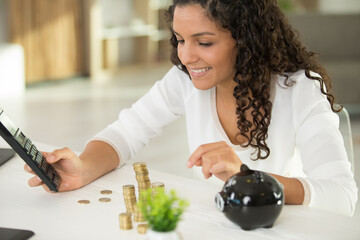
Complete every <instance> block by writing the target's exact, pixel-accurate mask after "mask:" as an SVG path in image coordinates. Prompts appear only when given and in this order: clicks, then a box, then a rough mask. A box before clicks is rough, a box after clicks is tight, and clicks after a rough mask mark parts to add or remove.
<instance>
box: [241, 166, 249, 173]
mask: <svg viewBox="0 0 360 240" xmlns="http://www.w3.org/2000/svg"><path fill="white" fill-rule="evenodd" d="M247 171H250V168H249V167H248V166H247V165H246V164H241V166H240V172H247Z"/></svg>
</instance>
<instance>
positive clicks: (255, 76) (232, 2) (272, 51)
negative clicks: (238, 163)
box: [165, 0, 342, 160]
mask: <svg viewBox="0 0 360 240" xmlns="http://www.w3.org/2000/svg"><path fill="white" fill-rule="evenodd" d="M186 5H200V6H201V7H202V8H204V9H205V10H206V12H207V15H208V17H209V18H210V19H212V20H214V21H215V22H216V23H217V24H218V26H219V27H222V28H224V29H228V30H229V31H230V32H231V35H232V37H233V38H234V39H235V41H236V44H237V57H236V62H235V66H234V67H235V69H236V73H235V76H234V81H235V82H236V84H237V85H236V87H235V88H234V92H233V96H234V97H235V99H236V104H237V107H236V114H237V117H238V119H237V127H238V129H239V133H237V134H236V138H237V137H240V136H242V137H244V138H245V139H246V142H245V143H239V145H241V146H242V147H248V146H251V147H252V148H254V149H255V152H254V153H256V158H255V159H254V160H258V159H265V158H267V157H268V156H269V155H270V149H269V147H268V146H267V144H266V139H267V137H268V127H269V124H270V120H271V110H272V103H271V102H270V99H269V98H270V85H271V79H272V78H271V76H272V75H274V74H275V75H280V76H284V77H285V79H286V80H285V85H286V86H287V87H291V86H293V84H295V82H293V81H290V80H289V77H290V75H291V73H294V72H296V71H298V70H305V74H306V76H307V77H308V78H309V79H312V80H315V81H319V83H320V89H321V92H322V93H323V94H325V95H326V96H327V99H328V101H329V102H330V105H331V108H332V110H333V111H334V112H339V111H341V108H342V107H341V106H340V107H338V108H336V107H335V105H334V100H335V98H334V95H333V94H332V93H331V89H332V84H331V80H330V77H329V75H328V74H327V73H326V71H325V69H324V68H323V67H322V66H321V64H320V63H319V62H318V61H317V56H318V54H316V53H314V52H310V51H308V50H307V49H306V48H305V47H304V46H303V44H302V43H301V42H300V40H299V34H298V33H297V32H296V31H295V30H294V29H293V28H292V27H291V25H290V24H289V23H288V20H287V19H286V17H285V15H284V14H283V12H282V11H281V10H280V8H279V6H278V3H277V1H276V0H173V4H172V5H171V6H170V7H169V8H168V10H167V12H166V15H165V16H166V20H167V22H168V25H169V28H170V31H171V36H170V43H171V45H172V50H171V61H172V63H173V64H174V65H175V66H178V67H179V68H180V69H181V70H182V71H184V72H185V73H187V74H188V75H189V73H188V71H187V69H186V67H185V66H184V65H183V64H182V63H181V61H180V59H179V57H178V54H177V45H178V42H177V39H176V36H175V34H174V33H173V30H172V21H173V17H174V10H175V8H176V6H186ZM310 71H313V72H316V73H318V74H319V75H320V76H321V77H314V76H311V75H310ZM189 77H190V75H189ZM247 114H250V115H251V116H252V119H247V118H246V115H247Z"/></svg>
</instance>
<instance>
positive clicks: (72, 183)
mask: <svg viewBox="0 0 360 240" xmlns="http://www.w3.org/2000/svg"><path fill="white" fill-rule="evenodd" d="M42 154H43V156H44V157H45V159H46V161H47V162H48V163H49V164H51V165H52V166H53V167H54V169H55V171H56V172H57V173H58V174H59V176H60V177H61V183H60V186H59V188H58V190H59V192H64V191H70V190H74V189H77V188H80V187H82V186H83V185H84V183H83V179H82V176H83V171H84V164H83V162H82V161H81V159H80V158H79V157H78V156H77V155H76V154H75V153H74V152H73V151H71V150H70V149H69V148H63V149H57V150H55V151H53V152H52V153H48V152H42ZM24 169H25V171H27V172H29V173H32V174H35V173H34V172H33V171H32V170H31V168H30V167H29V166H28V165H27V164H25V166H24ZM28 184H29V185H30V186H31V187H37V186H43V188H44V189H45V191H47V192H52V191H51V190H50V189H49V188H48V187H47V186H46V185H45V184H44V183H43V182H42V181H41V179H40V178H39V177H38V176H37V175H35V176H34V177H32V178H30V179H29V181H28Z"/></svg>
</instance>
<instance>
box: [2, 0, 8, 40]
mask: <svg viewBox="0 0 360 240" xmlns="http://www.w3.org/2000/svg"><path fill="white" fill-rule="evenodd" d="M6 9H7V1H6V0H0V43H3V42H7V41H8V29H7V11H6Z"/></svg>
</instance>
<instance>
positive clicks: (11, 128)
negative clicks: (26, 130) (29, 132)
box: [0, 111, 18, 136]
mask: <svg viewBox="0 0 360 240" xmlns="http://www.w3.org/2000/svg"><path fill="white" fill-rule="evenodd" d="M0 122H1V124H2V125H3V126H4V127H5V128H6V129H7V130H8V131H9V132H10V133H11V135H13V136H15V134H16V131H17V130H18V128H17V127H15V126H14V124H13V123H12V122H11V121H10V119H9V118H8V117H7V116H6V115H5V113H4V112H2V113H1V111H0Z"/></svg>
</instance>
